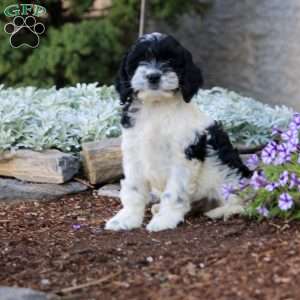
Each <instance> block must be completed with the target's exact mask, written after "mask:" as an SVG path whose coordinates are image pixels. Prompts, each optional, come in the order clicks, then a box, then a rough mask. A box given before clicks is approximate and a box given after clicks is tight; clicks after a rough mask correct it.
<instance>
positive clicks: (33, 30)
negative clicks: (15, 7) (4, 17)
mask: <svg viewBox="0 0 300 300" xmlns="http://www.w3.org/2000/svg"><path fill="white" fill-rule="evenodd" d="M4 31H5V32H6V33H7V34H9V35H10V39H9V41H10V44H11V46H12V47H13V48H20V47H22V46H27V47H30V48H37V47H38V46H39V44H40V35H41V34H43V33H44V32H45V26H44V24H42V23H40V22H37V21H36V19H35V18H34V17H33V16H27V17H26V18H24V17H22V16H17V17H15V18H14V19H13V21H12V22H11V23H7V24H6V25H5V26H4Z"/></svg>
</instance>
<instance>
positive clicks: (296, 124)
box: [289, 113, 300, 130]
mask: <svg viewBox="0 0 300 300" xmlns="http://www.w3.org/2000/svg"><path fill="white" fill-rule="evenodd" d="M289 128H291V129H294V130H295V129H296V130H298V129H300V113H295V114H294V116H293V120H292V122H291V124H290V125H289Z"/></svg>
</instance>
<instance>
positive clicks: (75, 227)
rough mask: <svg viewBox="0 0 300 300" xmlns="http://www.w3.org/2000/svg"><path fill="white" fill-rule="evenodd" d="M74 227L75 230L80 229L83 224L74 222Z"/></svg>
mask: <svg viewBox="0 0 300 300" xmlns="http://www.w3.org/2000/svg"><path fill="white" fill-rule="evenodd" d="M72 228H73V229H74V230H78V229H80V228H81V225H80V224H73V225H72Z"/></svg>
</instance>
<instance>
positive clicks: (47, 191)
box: [0, 178, 87, 300]
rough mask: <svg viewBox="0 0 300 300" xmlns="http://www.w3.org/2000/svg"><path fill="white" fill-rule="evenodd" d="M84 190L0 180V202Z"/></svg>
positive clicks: (78, 186) (76, 184) (82, 187)
mask: <svg viewBox="0 0 300 300" xmlns="http://www.w3.org/2000/svg"><path fill="white" fill-rule="evenodd" d="M86 190H87V186H86V185H84V184H82V183H79V182H75V181H71V182H68V183H64V184H51V183H28V182H23V181H19V180H16V179H9V178H0V201H1V200H2V201H14V200H43V199H44V200H48V199H55V198H58V197H61V196H64V195H67V194H74V193H78V192H83V191H86ZM0 299H1V298H0ZM1 300H2V299H1Z"/></svg>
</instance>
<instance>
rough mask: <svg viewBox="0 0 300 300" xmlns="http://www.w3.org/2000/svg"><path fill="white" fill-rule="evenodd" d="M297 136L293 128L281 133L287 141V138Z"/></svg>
mask: <svg viewBox="0 0 300 300" xmlns="http://www.w3.org/2000/svg"><path fill="white" fill-rule="evenodd" d="M297 137H298V131H297V130H295V129H288V130H287V131H285V132H283V133H282V134H281V138H282V139H283V140H284V141H289V140H291V139H294V138H297Z"/></svg>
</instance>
